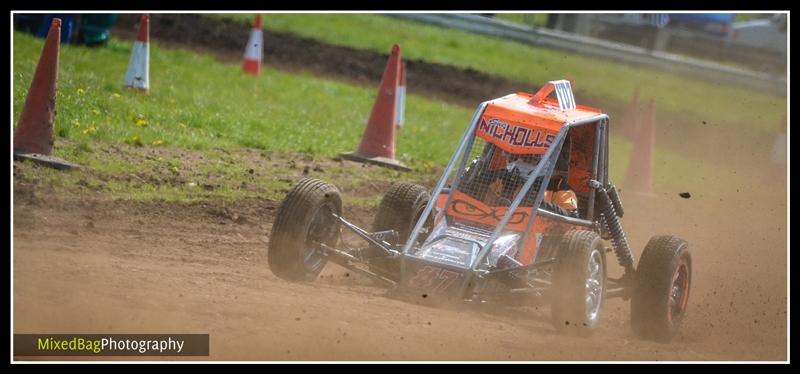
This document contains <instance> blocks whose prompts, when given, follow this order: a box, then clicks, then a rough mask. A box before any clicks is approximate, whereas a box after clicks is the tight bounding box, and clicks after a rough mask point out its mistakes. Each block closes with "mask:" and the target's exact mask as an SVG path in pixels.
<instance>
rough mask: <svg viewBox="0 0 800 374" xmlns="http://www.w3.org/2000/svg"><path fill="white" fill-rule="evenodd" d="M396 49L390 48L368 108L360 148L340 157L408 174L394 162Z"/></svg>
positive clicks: (405, 168) (397, 49)
mask: <svg viewBox="0 0 800 374" xmlns="http://www.w3.org/2000/svg"><path fill="white" fill-rule="evenodd" d="M401 66H402V65H401V63H400V46H399V45H397V44H395V45H394V46H392V54H391V55H389V61H388V62H387V64H386V69H385V70H384V71H383V79H382V80H381V87H380V90H378V97H377V98H376V99H375V104H374V105H373V106H372V113H370V115H369V120H368V121H367V129H366V130H365V131H364V136H363V137H362V138H361V144H360V145H359V146H358V150H357V151H355V152H349V153H341V154H340V156H341V157H342V158H344V159H347V160H351V161H358V162H368V163H372V164H376V165H380V166H386V167H390V168H394V169H400V170H411V169H410V168H408V167H407V166H406V165H404V164H403V163H401V162H399V161H397V160H395V159H394V136H395V127H396V121H397V119H398V117H397V111H398V108H397V106H398V100H397V95H398V91H399V87H400V78H401V77H400V76H401V71H402V67H401Z"/></svg>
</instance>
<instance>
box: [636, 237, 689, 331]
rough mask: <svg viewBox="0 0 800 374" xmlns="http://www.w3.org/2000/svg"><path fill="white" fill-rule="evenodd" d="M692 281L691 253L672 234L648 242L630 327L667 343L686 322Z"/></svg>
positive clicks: (683, 242) (637, 275) (637, 284)
mask: <svg viewBox="0 0 800 374" xmlns="http://www.w3.org/2000/svg"><path fill="white" fill-rule="evenodd" d="M691 284H692V256H691V254H690V253H689V245H688V243H686V241H685V240H683V239H680V238H676V237H674V236H672V235H659V236H654V237H652V238H651V239H650V241H649V242H647V246H645V248H644V252H642V258H641V259H640V260H639V266H638V268H637V270H636V285H635V289H634V293H633V297H632V298H631V327H632V328H633V331H634V332H635V333H636V335H638V336H639V337H641V338H644V339H648V340H655V341H661V342H667V341H669V340H671V339H672V337H673V336H674V335H675V333H676V332H677V331H678V328H679V327H680V326H681V324H682V323H683V320H684V317H685V315H686V307H687V305H688V302H689V290H690V289H691Z"/></svg>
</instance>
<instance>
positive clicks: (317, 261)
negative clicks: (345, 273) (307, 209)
mask: <svg viewBox="0 0 800 374" xmlns="http://www.w3.org/2000/svg"><path fill="white" fill-rule="evenodd" d="M331 211H332V208H331V207H330V206H328V205H323V206H321V207H319V208H317V210H316V211H315V212H314V218H312V219H311V224H310V225H309V226H310V227H309V234H307V235H310V236H312V237H313V239H312V240H311V243H313V241H315V240H318V241H319V242H322V243H326V244H331V243H327V242H329V241H331V239H332V238H331V235H332V234H334V233H333V231H332V230H331V227H324V226H325V225H326V224H327V223H328V222H326V221H327V219H328V217H327V214H330V212H331ZM318 226H323V227H322V232H317V230H320V227H318ZM308 239H311V238H307V240H308ZM311 243H309V242H307V243H306V245H305V252H304V253H303V265H304V266H305V268H306V271H308V272H315V271H317V269H319V268H320V266H321V265H322V264H323V262H324V261H325V257H324V256H323V254H322V251H321V250H320V249H319V248H317V246H316V245H313V244H311Z"/></svg>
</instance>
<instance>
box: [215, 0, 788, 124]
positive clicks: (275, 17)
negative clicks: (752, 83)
mask: <svg viewBox="0 0 800 374" xmlns="http://www.w3.org/2000/svg"><path fill="white" fill-rule="evenodd" d="M218 16H222V17H228V18H234V19H238V20H240V21H241V22H243V23H251V22H252V19H253V16H252V15H251V14H236V13H228V14H224V15H218ZM520 16H521V15H509V17H520ZM264 27H265V28H266V29H270V30H277V31H287V32H292V33H296V34H298V35H302V36H305V37H309V38H313V39H317V40H321V41H324V42H327V43H331V44H334V45H343V46H350V47H355V48H361V49H368V50H373V51H377V52H381V53H388V52H389V50H390V48H391V45H392V44H394V43H399V44H400V45H401V47H402V53H403V56H404V57H406V58H410V59H421V60H425V61H430V62H437V63H443V64H449V65H453V66H458V67H461V68H472V69H476V70H479V71H483V72H487V73H490V74H494V75H498V76H501V77H506V78H510V79H515V80H521V81H524V82H530V84H531V86H530V87H520V90H535V89H538V87H539V86H540V85H541V84H542V83H543V82H546V81H549V80H553V79H561V78H569V79H573V81H574V83H575V87H576V90H577V91H578V94H579V95H578V99H579V100H580V93H586V94H589V95H591V96H593V97H596V98H598V99H603V100H610V101H614V102H617V103H627V102H628V101H630V99H631V96H632V93H633V91H634V89H635V88H636V87H640V90H641V97H642V98H643V99H650V98H653V99H655V100H656V101H657V103H658V106H659V108H660V109H662V110H666V111H669V112H672V113H675V114H676V115H678V116H680V117H683V118H686V119H687V122H690V123H692V122H699V120H706V121H715V122H718V123H722V124H726V125H735V126H745V127H751V128H756V129H760V130H762V131H765V132H773V131H774V128H775V124H776V123H778V122H779V121H782V120H783V115H784V114H785V113H786V107H787V102H786V98H785V97H783V96H776V95H771V94H767V93H763V92H759V91H752V90H747V89H743V88H738V87H731V86H725V85H721V84H715V83H710V82H707V81H704V80H699V79H692V78H687V77H685V76H682V75H676V74H671V73H666V72H662V71H659V70H655V69H652V68H646V67H635V66H630V65H625V64H621V63H616V62H611V61H606V60H601V59H595V58H591V57H584V56H581V55H578V54H574V53H568V52H562V51H557V50H552V49H548V48H543V47H537V46H531V45H527V44H522V43H518V42H513V41H508V40H503V39H499V38H493V37H489V36H482V35H477V34H472V33H467V32H463V31H458V30H453V29H445V28H440V27H436V26H432V25H426V24H422V23H417V22H413V21H409V20H403V19H396V18H390V17H385V16H382V15H375V14H266V15H265V17H264ZM266 48H269V46H266ZM695 120H697V121H695Z"/></svg>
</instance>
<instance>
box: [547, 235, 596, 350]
mask: <svg viewBox="0 0 800 374" xmlns="http://www.w3.org/2000/svg"><path fill="white" fill-rule="evenodd" d="M555 260H556V263H555V269H554V273H553V286H552V290H551V295H552V297H551V302H552V305H551V309H552V322H553V325H554V326H555V328H556V329H557V330H559V331H561V332H565V333H570V334H576V335H582V336H587V335H590V334H591V333H592V331H593V330H594V329H595V328H596V327H597V326H598V324H599V321H600V315H601V311H602V309H603V304H604V303H605V291H606V256H605V251H604V249H603V240H602V239H601V238H600V236H599V235H597V233H595V232H593V231H589V230H570V231H567V232H566V233H565V234H564V235H563V236H562V237H561V240H560V243H559V246H558V252H557V253H556V256H555ZM592 279H593V280H594V282H593V283H591V284H590V280H592ZM590 296H591V298H590ZM587 300H591V304H590V303H588V302H587Z"/></svg>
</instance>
